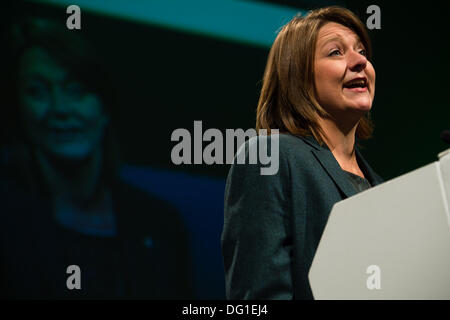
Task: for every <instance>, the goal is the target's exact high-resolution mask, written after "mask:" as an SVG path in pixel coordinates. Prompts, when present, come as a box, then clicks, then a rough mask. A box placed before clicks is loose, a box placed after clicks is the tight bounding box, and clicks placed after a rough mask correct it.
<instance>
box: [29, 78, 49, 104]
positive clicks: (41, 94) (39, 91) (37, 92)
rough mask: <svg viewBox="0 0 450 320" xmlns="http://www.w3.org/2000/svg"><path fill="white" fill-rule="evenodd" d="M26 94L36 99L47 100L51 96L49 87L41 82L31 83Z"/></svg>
mask: <svg viewBox="0 0 450 320" xmlns="http://www.w3.org/2000/svg"><path fill="white" fill-rule="evenodd" d="M25 94H26V95H28V96H29V97H32V98H34V99H40V100H43V99H47V98H48V97H49V96H50V89H49V88H48V86H47V85H46V84H44V83H42V82H39V81H31V82H29V83H27V84H26V85H25Z"/></svg>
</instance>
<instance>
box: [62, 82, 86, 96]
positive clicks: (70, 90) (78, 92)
mask: <svg viewBox="0 0 450 320" xmlns="http://www.w3.org/2000/svg"><path fill="white" fill-rule="evenodd" d="M65 92H66V93H67V94H68V95H69V96H70V97H72V98H81V97H83V96H84V94H85V93H86V88H85V87H84V85H83V84H81V83H80V82H77V81H70V82H69V83H67V84H66V86H65Z"/></svg>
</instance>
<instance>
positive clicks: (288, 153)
mask: <svg viewBox="0 0 450 320" xmlns="http://www.w3.org/2000/svg"><path fill="white" fill-rule="evenodd" d="M370 60H371V44H370V39H369V36H368V34H367V31H366V29H365V26H364V24H363V23H362V22H361V21H360V20H359V19H358V17H357V16H356V15H355V14H353V13H352V12H351V11H349V10H347V9H344V8H340V7H327V8H322V9H317V10H313V11H311V12H309V13H308V15H306V16H304V17H295V18H293V19H292V20H291V21H290V22H289V23H287V24H286V25H285V26H284V27H283V28H282V29H281V31H280V32H279V34H278V36H277V38H276V39H275V42H274V43H273V45H272V48H271V50H270V53H269V57H268V61H267V66H266V70H265V73H264V79H263V87H262V91H261V95H260V98H259V103H258V108H257V121H256V128H257V129H267V130H269V131H270V129H279V132H280V134H279V135H278V136H277V138H278V139H279V170H278V172H277V173H276V174H275V175H261V174H260V165H258V164H233V165H232V167H231V169H230V172H229V175H228V178H227V184H226V189H225V210H224V211H225V220H224V230H223V234H222V252H223V256H224V266H225V276H226V294H227V298H228V299H312V298H313V296H312V292H311V288H310V286H309V281H308V272H309V268H310V266H311V263H312V259H313V257H314V254H315V251H316V249H317V246H318V244H319V240H320V238H321V236H322V232H323V230H324V227H325V224H326V222H327V219H328V216H329V214H330V211H331V208H332V206H333V205H334V204H335V203H336V202H338V201H340V200H343V199H345V198H347V197H350V196H352V195H354V194H356V193H357V192H360V191H363V190H366V189H368V188H370V187H372V186H374V185H377V184H379V183H381V182H383V180H382V178H381V177H379V176H378V175H377V174H376V173H375V172H374V171H373V170H372V169H371V168H370V166H369V164H368V163H367V162H366V160H365V159H364V158H363V157H362V155H361V153H360V152H359V150H358V147H357V141H358V139H368V138H370V137H371V135H372V131H373V124H372V122H371V120H370V116H369V111H370V109H371V107H372V102H373V99H374V94H375V70H374V67H373V66H372V64H371V62H370ZM272 137H273V135H272ZM254 139H260V138H259V137H255V138H254ZM269 141H270V139H269ZM247 149H248V148H247ZM245 150H246V148H241V149H240V151H239V152H246V151H245ZM247 155H248V154H247ZM246 163H248V161H246Z"/></svg>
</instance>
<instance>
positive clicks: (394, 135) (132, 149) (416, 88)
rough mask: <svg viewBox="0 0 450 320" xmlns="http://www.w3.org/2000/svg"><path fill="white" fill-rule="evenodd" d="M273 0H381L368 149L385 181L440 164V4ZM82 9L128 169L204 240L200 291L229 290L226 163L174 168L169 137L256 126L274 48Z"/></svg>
mask: <svg viewBox="0 0 450 320" xmlns="http://www.w3.org/2000/svg"><path fill="white" fill-rule="evenodd" d="M266 2H271V3H276V4H283V5H287V6H290V7H292V8H298V9H302V10H304V9H312V8H315V7H320V6H324V5H330V4H335V3H337V4H340V5H343V6H346V7H348V8H349V9H351V10H352V11H354V12H355V13H357V14H358V15H359V17H360V18H361V20H362V21H363V22H365V21H366V20H367V17H368V16H369V15H368V14H366V8H367V7H368V6H369V5H371V4H376V5H378V6H379V7H380V8H381V30H371V31H369V33H370V36H371V38H372V41H373V53H374V55H373V56H374V58H373V64H374V67H375V70H376V74H377V80H376V98H375V102H374V105H373V109H372V117H373V120H374V123H375V131H374V137H373V138H372V139H371V140H368V141H365V142H364V143H363V146H364V149H363V150H362V152H363V154H364V155H365V156H366V158H367V160H368V161H369V163H370V164H371V165H372V167H373V168H374V169H375V171H376V172H377V173H379V174H380V175H381V176H382V177H383V178H384V179H385V180H389V179H392V178H395V177H397V176H399V175H402V174H404V173H407V172H409V171H411V170H414V169H416V168H418V167H421V166H424V165H426V164H428V163H431V162H433V161H436V160H437V154H438V153H439V152H441V151H442V150H444V149H446V148H448V146H447V145H446V144H444V143H443V142H442V141H441V140H440V137H439V135H440V133H441V131H442V130H444V129H450V103H449V101H448V95H449V92H450V90H449V89H447V86H448V77H449V74H450V73H449V71H450V70H449V58H450V54H449V49H450V48H449V41H448V39H450V34H449V33H450V27H449V26H448V17H447V12H448V11H446V10H445V7H444V3H443V2H437V1H435V2H431V1H429V2H426V3H425V2H423V1H419V2H406V1H405V2H400V1H396V2H395V3H394V2H393V1H389V2H388V1H284V2H280V1H266ZM74 4H76V1H74ZM2 6H4V7H3V9H2V10H1V13H0V14H1V16H2V19H1V20H2V21H1V22H2V24H5V25H6V24H7V23H8V21H9V20H10V18H11V17H14V15H16V14H17V13H18V12H19V13H23V12H28V13H30V12H31V13H32V14H36V15H48V16H52V17H56V18H57V19H61V22H62V23H65V19H66V18H67V14H66V13H65V8H61V7H49V6H43V5H36V4H28V3H26V2H25V3H24V2H21V1H17V2H16V1H15V2H10V3H8V2H4V4H3V5H2ZM81 9H82V30H81V31H80V32H83V33H84V34H85V35H86V36H87V37H89V38H91V39H92V40H94V41H95V43H96V45H97V46H98V48H99V50H100V52H101V55H102V56H103V58H104V62H105V63H106V65H107V66H109V70H111V72H112V74H113V79H114V82H115V85H116V87H117V88H118V89H117V93H118V99H119V101H118V102H119V103H118V106H119V108H118V109H117V110H115V115H116V118H115V119H116V121H115V125H116V129H117V132H118V143H119V145H120V155H121V158H122V160H123V162H124V163H125V164H127V165H128V166H129V167H131V168H132V169H133V168H134V169H133V170H135V171H133V170H131V171H128V173H126V175H128V178H129V179H130V181H134V182H135V184H136V185H140V186H141V187H142V188H144V189H147V190H149V191H150V192H155V193H157V194H159V195H160V196H162V197H163V198H166V199H167V200H168V201H172V202H174V203H176V204H178V206H179V207H180V209H181V210H184V213H183V214H184V215H185V219H186V221H187V223H188V225H189V226H190V228H191V231H192V232H193V234H194V235H193V236H192V237H193V239H194V240H193V243H194V246H195V245H197V247H198V248H199V249H198V250H197V253H196V260H195V261H196V262H195V263H197V264H198V265H199V267H198V270H200V271H198V272H197V275H196V282H197V283H198V286H199V288H200V289H198V292H199V297H201V298H221V297H222V296H223V271H222V269H221V265H220V263H221V261H220V259H221V257H220V247H219V240H220V232H221V223H222V219H223V212H222V208H223V187H224V185H225V178H226V174H227V172H228V169H229V165H210V166H208V165H181V166H177V165H174V164H172V162H171V158H170V154H171V150H172V148H173V146H174V145H175V144H176V143H175V142H171V139H170V137H171V133H172V132H173V131H174V130H175V129H177V128H186V129H188V130H189V131H190V132H191V133H192V134H193V123H194V121H195V120H201V121H202V122H203V131H205V130H206V129H208V128H217V129H220V130H221V131H222V132H225V129H226V128H243V129H248V128H253V127H254V125H255V110H256V105H257V101H258V97H259V91H260V89H261V82H260V81H261V79H262V76H263V72H264V68H265V63H266V59H267V54H268V52H269V48H268V47H267V48H265V47H258V46H253V45H248V44H243V43H238V42H232V41H227V40H222V39H217V38H213V37H208V36H201V35H195V34H191V33H184V32H180V31H174V30H169V29H165V28H161V27H156V26H152V25H147V24H141V23H135V22H129V21H125V20H120V19H115V18H111V17H106V16H100V15H96V14H91V13H89V12H84V11H83V8H81ZM174 10H176V8H174ZM230 19H232V17H230ZM77 32H78V31H77ZM2 107H7V106H2ZM136 168H137V169H136ZM146 168H148V170H149V171H148V172H147V171H145V170H146ZM139 170H143V171H139ZM130 172H131V173H130ZM142 172H144V173H145V172H147V173H148V176H146V175H145V174H142ZM158 172H160V173H161V172H162V174H158ZM164 174H166V175H164ZM145 177H148V179H149V180H145V179H147V178H145ZM168 177H169V178H168ZM180 177H182V178H180ZM150 180H151V181H152V182H149V181H150ZM172 183H173V184H172ZM211 186H213V187H211ZM161 190H163V191H161ZM208 191H209V194H208V193H207V192H208ZM205 192H206V194H205ZM205 198H206V199H205ZM198 201H205V202H208V203H207V204H205V205H204V206H203V207H198V206H197V207H196V206H195V205H194V204H193V203H197V202H198ZM186 208H187V209H186ZM211 208H212V209H211ZM206 244H208V246H207V245H206ZM202 246H203V247H202ZM205 246H207V247H205ZM202 268H203V269H202ZM205 270H208V271H207V272H205Z"/></svg>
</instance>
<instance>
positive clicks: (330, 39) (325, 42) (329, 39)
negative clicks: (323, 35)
mask: <svg viewBox="0 0 450 320" xmlns="http://www.w3.org/2000/svg"><path fill="white" fill-rule="evenodd" d="M343 40H344V39H342V37H341V36H334V37H331V38H328V39H326V40H324V42H323V43H322V47H323V46H325V45H326V44H328V43H329V42H333V41H338V42H343Z"/></svg>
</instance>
